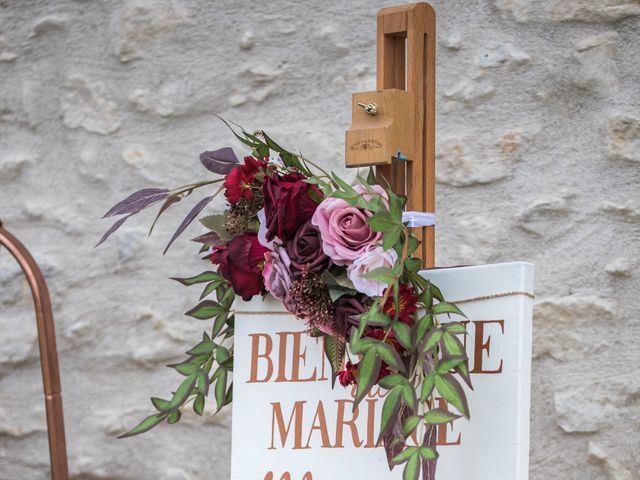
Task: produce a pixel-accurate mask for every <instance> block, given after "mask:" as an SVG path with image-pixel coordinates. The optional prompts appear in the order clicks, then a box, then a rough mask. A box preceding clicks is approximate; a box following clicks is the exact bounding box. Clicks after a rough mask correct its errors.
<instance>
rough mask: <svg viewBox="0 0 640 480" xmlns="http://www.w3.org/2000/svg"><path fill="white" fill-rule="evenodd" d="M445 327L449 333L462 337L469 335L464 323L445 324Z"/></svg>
mask: <svg viewBox="0 0 640 480" xmlns="http://www.w3.org/2000/svg"><path fill="white" fill-rule="evenodd" d="M443 327H444V329H445V330H446V331H447V332H449V333H453V334H455V335H462V334H465V333H467V327H466V326H465V325H464V323H461V322H449V323H445V324H444V325H443Z"/></svg>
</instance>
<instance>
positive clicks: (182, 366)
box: [171, 361, 200, 377]
mask: <svg viewBox="0 0 640 480" xmlns="http://www.w3.org/2000/svg"><path fill="white" fill-rule="evenodd" d="M171 367H172V368H174V369H175V370H176V371H177V372H178V373H179V374H180V375H184V376H185V377H188V376H189V375H191V374H192V373H196V372H197V371H199V370H200V368H199V367H198V366H197V365H194V364H193V363H191V362H190V361H186V362H182V363H178V364H176V365H171Z"/></svg>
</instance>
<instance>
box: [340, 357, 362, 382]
mask: <svg viewBox="0 0 640 480" xmlns="http://www.w3.org/2000/svg"><path fill="white" fill-rule="evenodd" d="M357 373H358V365H354V364H353V363H351V361H350V360H349V361H347V364H346V365H345V368H344V370H342V371H340V372H338V380H340V385H342V386H343V387H348V386H349V385H353V384H354V383H356V374H357Z"/></svg>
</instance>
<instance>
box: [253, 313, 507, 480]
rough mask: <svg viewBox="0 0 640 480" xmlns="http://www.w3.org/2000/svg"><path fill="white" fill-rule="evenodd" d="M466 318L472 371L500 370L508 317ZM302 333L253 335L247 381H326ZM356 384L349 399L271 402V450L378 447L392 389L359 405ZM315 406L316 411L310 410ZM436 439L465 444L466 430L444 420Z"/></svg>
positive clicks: (284, 479)
mask: <svg viewBox="0 0 640 480" xmlns="http://www.w3.org/2000/svg"><path fill="white" fill-rule="evenodd" d="M464 323H465V324H466V325H467V331H468V332H469V333H470V335H468V336H464V337H461V338H460V340H461V341H462V342H463V343H464V347H465V350H467V352H468V355H469V357H470V363H471V362H472V365H470V373H472V374H474V375H497V374H501V373H502V371H503V366H504V365H503V362H504V359H503V358H495V357H496V352H495V348H492V344H491V341H492V339H494V338H495V337H496V336H500V335H504V331H505V330H504V329H505V324H504V323H505V322H504V320H472V321H465V322H464ZM302 335H305V333H304V332H301V331H297V332H288V331H287V332H277V333H275V334H273V335H272V334H267V333H253V334H250V335H249V337H250V338H251V360H250V374H249V380H248V381H247V383H265V382H293V383H295V382H328V381H329V378H328V375H327V374H326V373H325V355H324V353H323V354H322V355H321V358H322V360H320V358H316V357H315V354H316V352H315V351H314V352H312V353H313V354H314V357H313V358H314V361H317V362H318V365H317V366H314V365H307V353H308V352H307V347H305V346H304V345H305V344H304V343H303V337H302ZM467 339H468V341H467ZM327 365H328V363H327ZM312 367H313V368H312ZM318 370H320V372H318ZM355 388H356V387H355V386H354V387H353V388H352V390H351V391H345V396H348V393H351V399H335V400H331V401H328V402H326V403H323V401H322V400H320V401H317V403H315V402H316V400H315V399H314V400H313V402H312V403H311V404H309V403H308V402H307V401H306V400H293V399H291V400H284V401H282V402H272V403H271V408H272V411H271V445H270V446H269V448H268V449H269V450H276V449H292V450H308V449H311V448H314V447H315V448H351V447H354V448H367V449H368V448H377V447H378V446H377V445H376V439H377V426H378V421H377V412H378V413H379V409H380V408H381V406H382V403H383V402H384V397H385V396H386V395H388V392H387V391H386V390H384V389H381V388H380V387H378V386H376V387H374V388H373V389H372V390H371V392H369V394H368V395H367V397H366V398H365V399H364V401H363V402H362V403H361V404H360V406H359V408H353V406H354V401H353V398H354V397H355ZM347 392H348V393H347ZM380 400H382V402H380ZM435 402H436V404H437V406H438V407H439V408H442V409H448V405H447V403H446V401H445V400H444V399H442V398H439V397H436V398H435ZM314 407H315V410H314V411H313V412H312V411H310V409H311V408H314ZM429 408H431V406H429ZM305 410H306V412H305ZM365 410H366V411H365ZM327 412H329V417H328V418H329V419H331V423H332V422H333V418H335V430H334V428H333V423H332V424H331V425H329V422H328V421H327ZM332 412H335V413H336V415H335V417H334V416H333V415H331V413H332ZM312 413H313V416H312V415H311V414H312ZM311 419H312V420H311ZM309 420H311V424H309ZM334 432H335V436H334ZM314 434H316V435H314ZM332 437H333V438H332ZM305 439H306V441H305ZM413 441H414V442H416V438H413ZM436 443H437V444H438V445H441V446H457V445H461V444H462V435H461V433H460V432H458V433H457V434H456V431H455V430H454V427H453V425H451V424H445V425H440V426H438V432H437V440H436ZM269 475H271V476H269ZM287 475H288V476H287ZM305 475H308V477H307V476H305V477H303V478H302V480H312V478H311V473H310V472H307V474H305ZM265 480H277V479H275V478H274V477H273V473H272V472H269V474H267V477H265ZM280 480H291V479H290V474H289V473H288V472H285V473H284V474H283V475H282V477H281V479H280ZM294 480H295V479H294Z"/></svg>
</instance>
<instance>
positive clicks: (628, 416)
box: [0, 0, 640, 480]
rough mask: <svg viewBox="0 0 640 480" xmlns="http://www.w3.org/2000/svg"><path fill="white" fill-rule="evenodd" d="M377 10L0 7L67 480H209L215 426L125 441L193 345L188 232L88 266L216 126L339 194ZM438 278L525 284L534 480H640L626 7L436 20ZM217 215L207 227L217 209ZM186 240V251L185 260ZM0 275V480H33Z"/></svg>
mask: <svg viewBox="0 0 640 480" xmlns="http://www.w3.org/2000/svg"><path fill="white" fill-rule="evenodd" d="M393 3H394V2H389V1H365V0H358V1H350V2H343V1H324V2H310V1H307V0H304V1H295V2H294V1H287V0H273V1H270V2H250V1H247V0H243V1H235V2H231V1H229V2H222V1H218V0H216V1H206V0H173V1H171V0H155V1H152V0H147V1H143V0H123V1H117V0H104V1H101V2H95V1H87V0H50V1H45V0H0V80H1V84H2V89H1V90H0V216H1V217H2V219H3V220H4V221H5V223H6V224H7V225H8V227H9V228H10V229H11V230H13V231H14V233H16V234H18V235H19V236H20V237H21V238H22V239H23V240H24V242H25V243H26V244H27V245H28V246H29V247H30V248H31V249H32V251H33V252H34V254H35V256H36V258H37V259H38V261H39V262H40V263H41V265H42V267H43V269H44V271H45V273H46V275H47V278H48V280H49V282H50V288H51V291H52V294H53V298H54V301H55V314H56V318H57V329H58V348H59V352H60V355H61V368H62V375H63V389H64V401H65V414H66V425H67V432H68V448H69V460H70V466H71V472H72V475H73V478H74V479H75V480H81V479H82V480H106V479H112V480H120V479H151V478H154V479H159V480H178V479H179V480H186V479H224V478H228V470H229V467H228V464H229V453H230V447H229V438H230V416H229V414H228V413H223V414H222V415H220V416H219V417H217V418H215V419H210V418H206V419H201V418H194V416H192V415H188V414H187V415H185V416H184V417H183V420H182V421H181V423H180V424H179V425H177V426H173V427H163V428H159V429H157V430H155V431H153V433H151V434H148V435H146V436H143V437H138V438H134V439H131V440H128V441H118V440H115V439H114V436H115V435H116V434H118V433H121V432H122V431H123V429H125V428H126V427H130V426H131V425H132V424H133V423H134V422H135V421H136V420H137V419H139V418H140V417H141V416H142V415H143V414H145V413H147V412H148V411H149V407H150V406H149V404H148V402H147V397H148V396H150V395H160V396H161V395H164V394H166V393H167V392H168V391H169V390H170V389H171V388H172V387H174V386H175V383H176V376H175V375H174V374H172V373H171V371H170V370H168V369H165V368H162V365H163V364H166V363H170V362H171V361H172V360H173V359H174V358H175V357H176V355H177V354H179V353H180V352H181V351H183V350H184V349H185V348H186V347H188V346H190V345H191V344H192V343H190V342H193V340H194V339H195V338H197V336H198V335H199V332H200V331H201V328H202V327H201V324H198V322H196V321H192V320H188V319H186V318H185V317H183V316H182V312H184V311H185V310H186V309H188V308H189V307H190V306H191V305H192V303H193V301H194V300H195V298H194V296H193V295H194V294H193V292H189V291H187V290H184V289H183V288H182V287H180V286H178V285H176V284H174V283H172V282H170V281H169V280H166V278H167V277H168V276H170V275H189V274H191V273H194V272H197V270H198V269H199V268H200V267H201V265H200V261H199V260H198V257H197V256H196V255H195V252H194V250H193V244H190V242H187V241H186V240H185V241H180V242H177V243H176V245H175V246H174V247H173V248H172V250H170V251H169V253H168V254H167V255H166V256H164V257H163V256H162V255H161V251H162V248H163V246H164V244H165V243H166V241H167V239H168V237H169V236H170V234H171V232H172V229H173V228H175V226H176V222H179V221H180V220H181V216H182V215H184V209H185V208H186V207H183V208H182V209H181V208H175V211H174V212H169V213H168V214H167V215H166V217H165V218H163V219H162V220H161V221H160V223H159V225H158V226H157V228H156V231H155V232H154V235H153V236H152V237H151V238H150V239H148V238H147V233H146V232H147V230H146V227H147V226H148V224H149V223H150V222H151V221H152V216H150V215H146V216H142V217H141V218H139V219H136V220H133V221H130V222H129V223H128V224H127V225H125V226H124V227H123V228H122V230H121V231H120V232H118V234H116V235H115V236H114V237H113V239H112V241H110V242H109V243H107V244H106V245H105V246H103V247H101V248H100V249H98V250H93V248H92V247H93V245H94V243H95V242H96V240H97V238H99V235H100V234H101V232H103V231H104V230H105V229H106V228H107V226H108V224H105V223H103V222H100V221H99V220H98V219H99V218H100V216H101V215H102V214H103V213H104V212H105V211H106V209H107V208H108V207H109V206H110V205H111V204H113V203H114V202H115V201H116V200H119V199H120V198H121V197H123V196H124V195H125V194H127V193H129V192H131V191H133V190H135V189H137V188H141V187H143V186H176V185H181V184H185V183H188V182H189V181H191V180H194V179H198V178H199V177H198V176H199V175H202V174H203V173H204V171H203V170H202V169H201V168H200V166H199V163H198V161H197V154H198V153H199V152H200V151H202V150H204V149H206V148H210V147H220V146H224V145H227V144H233V145H235V144H234V143H233V142H230V136H229V134H228V132H226V131H225V129H224V128H223V126H222V125H221V124H220V123H219V122H218V121H216V120H215V119H214V118H213V117H212V116H211V115H210V113H211V112H217V113H220V114H222V115H224V116H225V117H227V118H230V119H232V120H235V121H237V122H238V123H240V124H242V125H244V126H246V127H247V128H258V127H259V128H264V129H266V130H267V131H269V132H270V133H272V135H273V136H275V137H277V138H279V139H281V141H282V143H284V144H285V145H291V146H295V147H296V148H298V149H301V150H302V151H303V152H304V153H305V154H306V155H308V156H310V157H312V158H314V159H315V160H316V161H319V162H321V163H323V164H325V165H327V166H329V167H331V168H334V169H339V170H341V171H343V172H344V170H342V168H343V167H342V164H343V160H342V148H343V132H344V130H345V129H346V128H347V126H348V123H349V119H350V112H349V108H350V94H351V92H352V91H359V90H367V89H371V88H373V87H374V84H375V82H374V77H375V14H376V11H377V10H378V9H379V8H381V7H383V6H388V5H391V4H393ZM434 6H435V7H436V10H437V12H438V14H439V27H438V28H439V33H438V49H439V54H438V68H439V70H438V175H437V178H438V214H439V227H438V246H437V249H438V259H439V264H440V265H457V264H468V263H485V262H499V261H508V260H516V259H517V260H527V261H531V262H534V263H535V264H536V267H537V282H536V284H537V285H536V287H537V295H538V299H537V306H536V312H535V352H534V357H535V361H534V376H533V412H532V414H533V415H532V451H531V461H532V462H531V478H532V479H533V480H585V479H589V480H596V479H602V480H605V479H612V480H632V479H638V478H640V474H639V473H638V472H639V471H640V457H638V454H637V452H638V451H640V434H639V433H638V432H639V430H640V427H639V422H640V375H639V373H640V372H639V370H638V363H639V362H640V349H639V348H638V346H637V345H638V338H640V321H638V317H639V315H640V305H639V304H638V301H637V298H638V294H637V292H638V291H639V290H640V276H639V271H638V263H639V262H640V259H639V257H638V251H639V250H638V249H639V247H640V189H639V187H638V185H639V184H640V108H639V107H640V87H639V85H640V49H639V48H638V45H640V1H638V0H539V1H533V0H473V1H469V0H446V1H445V0H438V1H435V2H434ZM220 208H222V203H220V202H218V203H217V204H216V205H215V206H214V207H213V209H220ZM197 230H198V228H197V227H193V228H191V230H190V231H189V232H188V233H189V234H194V233H195V232H196V231H197ZM19 278H20V274H19V272H18V270H17V268H16V267H15V266H14V265H13V264H12V262H11V261H10V259H9V258H8V255H7V254H6V252H4V253H0V331H2V336H1V340H0V478H2V479H7V480H22V479H25V480H26V479H29V480H31V479H44V478H47V471H48V458H47V446H46V436H45V433H44V429H45V427H44V413H43V404H42V394H41V383H40V382H41V380H40V373H39V365H38V353H37V344H36V335H35V327H34V321H33V318H32V313H31V306H30V298H29V294H28V291H27V288H26V285H24V284H22V283H21V282H20V281H18V279H19Z"/></svg>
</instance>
